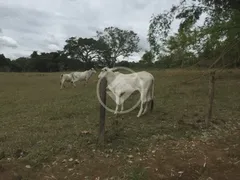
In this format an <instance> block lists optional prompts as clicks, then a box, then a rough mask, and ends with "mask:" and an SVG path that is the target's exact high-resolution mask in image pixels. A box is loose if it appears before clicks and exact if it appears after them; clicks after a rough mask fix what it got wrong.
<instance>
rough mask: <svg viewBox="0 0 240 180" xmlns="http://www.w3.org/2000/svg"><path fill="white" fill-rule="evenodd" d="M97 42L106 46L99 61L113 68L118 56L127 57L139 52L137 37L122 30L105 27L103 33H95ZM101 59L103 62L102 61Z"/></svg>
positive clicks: (130, 32)
mask: <svg viewBox="0 0 240 180" xmlns="http://www.w3.org/2000/svg"><path fill="white" fill-rule="evenodd" d="M97 37H98V40H99V41H101V42H103V43H104V44H106V45H107V49H105V51H104V53H103V56H102V58H101V59H100V61H101V62H102V63H103V64H104V63H105V65H107V66H109V67H113V66H114V64H115V63H116V61H117V58H118V57H119V56H123V57H128V56H130V55H131V54H132V53H134V52H139V51H140V48H139V47H138V43H139V41H140V39H139V37H138V35H137V34H136V33H135V32H133V31H131V30H122V29H119V28H117V27H107V28H105V29H104V31H103V32H99V31H97ZM102 59H103V60H102Z"/></svg>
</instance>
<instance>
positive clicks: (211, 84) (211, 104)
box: [205, 71, 215, 127]
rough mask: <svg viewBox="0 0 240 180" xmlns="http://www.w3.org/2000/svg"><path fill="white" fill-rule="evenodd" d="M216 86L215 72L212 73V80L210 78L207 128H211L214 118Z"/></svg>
mask: <svg viewBox="0 0 240 180" xmlns="http://www.w3.org/2000/svg"><path fill="white" fill-rule="evenodd" d="M214 86H215V71H212V72H211V73H210V78H209V91H208V98H209V104H208V112H207V117H206V119H205V124H206V126H207V127H208V126H209V122H210V121H211V118H212V107H213V99H214Z"/></svg>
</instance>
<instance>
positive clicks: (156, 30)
mask: <svg viewBox="0 0 240 180" xmlns="http://www.w3.org/2000/svg"><path fill="white" fill-rule="evenodd" d="M202 15H204V16H205V17H206V18H205V19H204V22H203V25H202V26H200V25H198V24H197V22H198V20H199V19H200V17H201V16H202ZM176 19H179V20H181V22H180V26H179V29H178V33H176V34H174V35H170V31H171V24H172V23H173V21H174V20H176ZM148 40H149V43H150V46H151V49H152V51H153V52H154V53H155V54H157V55H160V54H161V55H162V54H164V53H166V49H167V50H168V51H169V52H171V53H170V54H171V56H174V54H179V55H180V56H181V55H183V56H182V58H184V57H185V58H186V57H190V56H195V57H206V56H207V57H208V59H211V58H213V57H215V56H216V54H218V53H219V52H220V51H221V50H223V47H224V46H228V45H229V43H232V42H236V44H237V45H236V46H234V48H235V50H234V48H233V50H232V52H234V53H235V57H234V58H235V59H238V56H239V53H238V52H237V49H239V42H240V1H239V0H219V1H218V0H189V1H187V0H181V1H180V3H179V4H177V5H173V6H172V8H171V9H170V10H168V11H165V12H163V13H160V14H158V15H156V16H152V18H151V20H150V25H149V32H148ZM176 52H178V53H176ZM187 54H188V55H187ZM186 55H187V56H186ZM180 56H178V57H180ZM229 59H230V58H229ZM181 64H182V63H181ZM235 64H236V62H235Z"/></svg>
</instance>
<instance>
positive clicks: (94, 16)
mask: <svg viewBox="0 0 240 180" xmlns="http://www.w3.org/2000/svg"><path fill="white" fill-rule="evenodd" d="M178 1H179V0H0V54H2V53H3V54H4V55H5V56H6V57H8V58H11V59H14V58H17V57H20V56H29V55H30V54H31V53H32V51H33V50H37V51H39V52H43V51H44V52H51V51H56V50H61V49H62V48H63V46H64V44H65V40H66V39H67V38H69V37H71V36H81V37H93V36H95V35H96V31H97V30H103V29H104V28H105V27H108V26H117V27H119V28H122V29H131V30H133V31H134V32H136V33H137V34H138V35H139V37H140V39H141V40H140V47H141V48H143V49H148V48H149V45H148V42H147V32H148V26H149V20H150V18H151V16H152V15H153V14H158V13H161V12H163V10H167V9H169V8H170V7H171V5H172V4H173V3H174V4H175V3H177V2H178ZM174 28H177V24H175V25H174ZM141 55H142V53H139V54H136V55H134V56H133V57H130V58H129V60H138V59H139V58H140V56H141Z"/></svg>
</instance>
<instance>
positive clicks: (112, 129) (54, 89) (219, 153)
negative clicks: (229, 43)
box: [0, 70, 240, 180]
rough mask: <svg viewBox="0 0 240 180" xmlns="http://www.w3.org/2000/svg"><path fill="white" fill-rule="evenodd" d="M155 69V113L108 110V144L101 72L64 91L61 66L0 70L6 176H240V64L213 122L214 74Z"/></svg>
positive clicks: (221, 85) (0, 153)
mask: <svg viewBox="0 0 240 180" xmlns="http://www.w3.org/2000/svg"><path fill="white" fill-rule="evenodd" d="M151 72H152V74H153V75H154V76H155V107H154V110H153V112H152V113H148V114H146V115H145V116H143V117H140V118H137V117H136V116H137V113H138V110H139V109H138V108H137V109H135V110H134V111H132V112H130V113H128V114H123V115H118V116H115V115H114V114H112V113H110V112H107V114H106V137H105V140H106V143H105V147H104V148H102V147H101V148H100V147H98V146H97V144H96V140H97V133H98V125H99V103H98V100H97V95H96V84H97V75H94V76H93V77H92V78H91V79H90V81H89V83H88V85H87V86H86V87H84V86H83V84H82V83H77V87H76V88H72V87H71V86H68V87H66V88H65V89H63V90H60V89H59V88H60V85H59V76H60V73H0V82H1V85H0V99H1V100H0V107H1V108H0V124H1V125H0V180H10V179H14V178H15V179H25V180H27V179H28V180H38V179H46V180H47V179H49V180H50V179H78V180H81V179H98V177H99V179H101V180H102V179H131V180H138V179H139V180H140V179H142V180H147V179H179V178H180V179H184V180H187V179H189V180H190V179H191V180H194V179H199V180H200V179H207V178H208V177H211V178H213V179H214V180H215V179H217V180H221V179H231V180H234V179H240V172H239V169H240V146H239V142H240V132H239V127H240V71H239V70H227V71H225V72H222V73H221V74H220V75H219V74H218V75H217V76H218V77H217V78H218V79H217V81H216V92H215V100H214V109H213V121H212V123H211V126H210V128H208V129H206V128H204V119H205V116H206V111H207V103H208V77H202V78H199V79H196V80H194V81H191V82H189V83H185V84H183V83H180V82H182V81H186V80H188V79H191V78H194V77H197V76H199V75H200V74H201V73H202V71H200V70H199V71H197V70H159V71H156V70H155V71H151ZM174 84H175V85H174ZM136 98H137V97H135V98H130V99H129V100H128V101H129V102H127V103H128V105H126V107H127V106H130V104H131V103H133V101H134V100H136ZM110 101H111V100H110V99H109V98H108V104H109V106H111V107H113V108H114V104H113V103H112V102H110ZM116 122H118V123H116ZM209 180H210V179H209Z"/></svg>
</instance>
